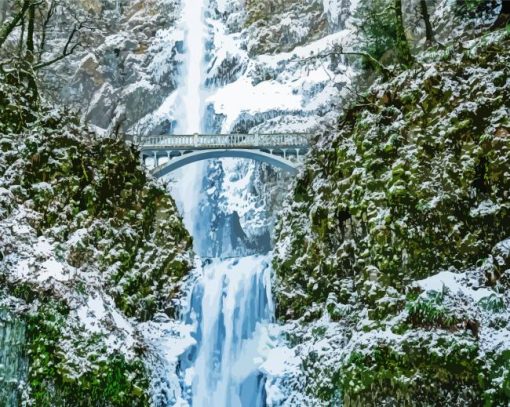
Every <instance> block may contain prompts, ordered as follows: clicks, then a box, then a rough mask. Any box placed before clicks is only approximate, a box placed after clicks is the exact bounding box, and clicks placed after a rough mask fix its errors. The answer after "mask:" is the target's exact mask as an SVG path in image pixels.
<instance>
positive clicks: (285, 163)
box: [152, 149, 298, 178]
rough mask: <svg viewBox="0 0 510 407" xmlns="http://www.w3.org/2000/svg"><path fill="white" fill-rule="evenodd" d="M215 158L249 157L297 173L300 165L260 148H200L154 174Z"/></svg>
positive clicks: (156, 170) (173, 160) (159, 168)
mask: <svg viewBox="0 0 510 407" xmlns="http://www.w3.org/2000/svg"><path fill="white" fill-rule="evenodd" d="M214 158H247V159H250V160H255V161H260V162H263V163H266V164H269V165H272V166H274V167H277V168H280V169H282V170H284V171H287V172H290V173H291V174H293V175H295V174H297V173H298V167H297V165H296V164H295V163H293V162H292V161H289V160H287V159H285V158H282V157H279V156H275V155H271V154H269V153H265V152H263V151H260V150H241V149H228V150H227V149H221V150H220V149H215V150H199V151H195V152H192V153H188V154H184V155H182V156H180V157H177V158H173V159H171V160H170V161H168V162H166V163H165V164H162V165H160V166H158V167H156V168H154V169H153V170H152V174H153V175H154V176H155V177H157V178H159V177H163V176H165V175H168V174H170V173H171V172H172V171H175V170H177V169H179V168H182V167H184V166H185V165H188V164H192V163H195V162H198V161H203V160H209V159H214Z"/></svg>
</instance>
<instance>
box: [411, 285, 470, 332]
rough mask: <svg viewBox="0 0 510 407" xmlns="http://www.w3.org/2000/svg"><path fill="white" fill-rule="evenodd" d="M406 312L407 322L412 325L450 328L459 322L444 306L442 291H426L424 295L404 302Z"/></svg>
mask: <svg viewBox="0 0 510 407" xmlns="http://www.w3.org/2000/svg"><path fill="white" fill-rule="evenodd" d="M406 310H407V312H408V319H407V322H408V323H410V324H411V325H412V326H414V327H424V328H427V327H428V328H432V327H440V328H443V329H448V328H452V327H454V326H455V325H457V324H459V322H460V321H459V320H458V319H457V317H456V316H455V315H451V314H450V312H449V311H448V308H447V307H445V306H444V293H440V292H428V293H427V295H426V296H425V297H423V296H420V297H418V298H417V299H416V300H414V301H410V302H409V303H407V304H406Z"/></svg>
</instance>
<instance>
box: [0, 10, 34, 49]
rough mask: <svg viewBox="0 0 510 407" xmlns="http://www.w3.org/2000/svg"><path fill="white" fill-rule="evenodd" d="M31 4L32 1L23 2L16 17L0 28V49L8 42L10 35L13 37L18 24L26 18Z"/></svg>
mask: <svg viewBox="0 0 510 407" xmlns="http://www.w3.org/2000/svg"><path fill="white" fill-rule="evenodd" d="M31 4H32V2H31V0H23V3H22V4H21V7H20V9H19V10H18V11H17V12H16V13H15V14H14V16H13V17H12V18H11V19H10V20H7V21H4V23H3V24H2V26H1V27H0V48H1V47H2V45H3V44H4V42H5V41H6V40H7V38H8V37H9V35H11V33H12V32H13V30H14V29H15V28H16V26H17V25H18V23H19V22H20V21H21V20H22V19H23V18H24V16H25V14H26V13H27V11H28V9H29V8H30V6H31Z"/></svg>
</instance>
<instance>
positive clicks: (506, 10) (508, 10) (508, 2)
mask: <svg viewBox="0 0 510 407" xmlns="http://www.w3.org/2000/svg"><path fill="white" fill-rule="evenodd" d="M509 22H510V0H502V4H501V11H500V12H499V15H498V18H497V19H496V21H495V22H494V24H493V25H492V29H498V28H502V27H504V26H506V25H507V24H508V23H509Z"/></svg>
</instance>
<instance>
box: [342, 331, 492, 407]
mask: <svg viewBox="0 0 510 407" xmlns="http://www.w3.org/2000/svg"><path fill="white" fill-rule="evenodd" d="M477 351H478V347H477V345H476V344H475V343H474V342H469V341H463V340H460V341H459V340H455V339H452V338H446V337H439V338H433V337H429V338H426V337H424V338H419V337H417V338H408V339H404V340H403V341H402V342H401V344H400V346H399V348H398V350H397V349H396V347H395V346H394V345H392V344H385V343H384V342H381V343H380V344H378V345H375V346H373V347H371V348H369V349H363V350H359V351H357V352H353V353H352V354H351V356H350V358H349V359H348V360H347V362H346V363H345V365H344V366H342V368H341V369H340V371H339V373H338V375H337V379H338V385H339V386H340V388H341V390H342V394H343V397H344V405H345V406H355V405H377V404H380V403H383V402H389V403H390V404H392V403H394V404H396V405H409V406H411V405H414V406H430V405H445V403H446V404H448V405H452V404H449V402H448V399H449V393H450V392H451V391H455V392H456V394H457V395H458V396H459V399H458V400H456V401H455V402H454V404H453V405H459V406H460V405H472V406H476V405H480V402H481V400H480V398H479V397H480V394H481V391H480V384H479V377H480V375H481V374H482V368H481V365H480V363H479V361H478V359H477ZM461 395H462V396H463V397H462V399H461ZM463 403H467V404H463Z"/></svg>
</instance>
